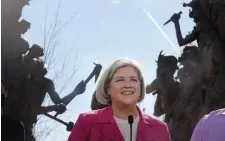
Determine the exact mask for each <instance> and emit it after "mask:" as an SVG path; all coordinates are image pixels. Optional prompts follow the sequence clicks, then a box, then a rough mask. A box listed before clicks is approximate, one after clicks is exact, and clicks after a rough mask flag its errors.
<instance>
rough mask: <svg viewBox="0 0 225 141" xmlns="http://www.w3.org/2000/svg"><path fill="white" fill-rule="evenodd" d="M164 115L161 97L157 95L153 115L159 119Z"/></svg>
mask: <svg viewBox="0 0 225 141" xmlns="http://www.w3.org/2000/svg"><path fill="white" fill-rule="evenodd" d="M163 114H164V112H163V109H162V101H161V98H160V95H159V94H157V98H156V102H155V106H154V113H153V115H154V116H157V117H159V116H161V115H163Z"/></svg>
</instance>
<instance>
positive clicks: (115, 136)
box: [96, 106, 124, 141]
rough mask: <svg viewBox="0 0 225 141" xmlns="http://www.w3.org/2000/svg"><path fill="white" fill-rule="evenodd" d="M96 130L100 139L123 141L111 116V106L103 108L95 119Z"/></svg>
mask: <svg viewBox="0 0 225 141" xmlns="http://www.w3.org/2000/svg"><path fill="white" fill-rule="evenodd" d="M96 124H97V127H98V131H99V133H100V135H101V136H102V137H101V138H102V139H108V140H109V141H124V139H123V136H122V134H121V132H120V130H119V128H118V126H117V124H116V122H115V120H114V118H113V114H112V107H111V106H109V107H107V108H106V109H104V110H103V111H102V112H101V113H100V114H99V115H98V118H97V120H96Z"/></svg>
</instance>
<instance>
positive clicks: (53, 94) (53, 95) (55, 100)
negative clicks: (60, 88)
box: [47, 79, 62, 104]
mask: <svg viewBox="0 0 225 141" xmlns="http://www.w3.org/2000/svg"><path fill="white" fill-rule="evenodd" d="M47 92H48V94H49V96H50V98H51V100H52V102H53V103H54V104H60V103H62V99H61V98H60V97H59V94H58V93H57V92H56V91H55V86H54V83H53V82H52V80H50V79H47Z"/></svg>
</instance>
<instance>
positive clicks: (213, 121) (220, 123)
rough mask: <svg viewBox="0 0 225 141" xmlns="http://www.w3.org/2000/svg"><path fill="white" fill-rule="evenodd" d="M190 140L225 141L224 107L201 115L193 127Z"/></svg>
mask: <svg viewBox="0 0 225 141" xmlns="http://www.w3.org/2000/svg"><path fill="white" fill-rule="evenodd" d="M191 141H225V108H223V109H219V110H216V111H213V112H211V113H210V114H209V115H205V116H203V117H202V119H201V120H200V121H199V122H198V124H197V126H196V127H195V129H194V132H193V134H192V137H191Z"/></svg>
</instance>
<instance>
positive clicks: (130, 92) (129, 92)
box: [121, 91, 134, 95]
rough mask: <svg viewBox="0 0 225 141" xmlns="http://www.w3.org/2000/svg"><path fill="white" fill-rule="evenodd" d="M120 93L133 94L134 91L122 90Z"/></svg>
mask: <svg viewBox="0 0 225 141" xmlns="http://www.w3.org/2000/svg"><path fill="white" fill-rule="evenodd" d="M121 94H122V95H132V94H134V92H133V91H123V92H121Z"/></svg>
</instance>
